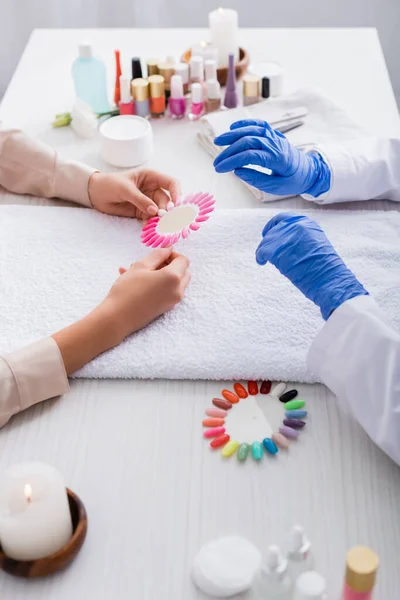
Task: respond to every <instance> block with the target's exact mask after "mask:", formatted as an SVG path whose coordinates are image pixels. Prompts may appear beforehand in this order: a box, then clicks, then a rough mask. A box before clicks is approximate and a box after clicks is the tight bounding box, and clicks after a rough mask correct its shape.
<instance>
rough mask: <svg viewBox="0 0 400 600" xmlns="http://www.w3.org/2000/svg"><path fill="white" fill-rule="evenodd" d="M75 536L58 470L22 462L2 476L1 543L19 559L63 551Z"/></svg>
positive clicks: (0, 494) (10, 555) (10, 554)
mask: <svg viewBox="0 0 400 600" xmlns="http://www.w3.org/2000/svg"><path fill="white" fill-rule="evenodd" d="M71 535H72V521H71V513H70V510H69V503H68V497H67V492H66V489H65V485H64V482H63V480H62V477H61V475H60V473H58V471H56V469H54V468H53V467H51V466H50V465H46V464H44V463H40V462H35V463H21V464H19V465H15V466H13V467H10V468H9V469H7V471H5V472H4V473H3V474H2V475H1V477H0V543H1V546H2V548H3V552H4V553H5V554H6V555H7V556H8V557H10V558H14V559H16V560H35V559H38V558H43V557H45V556H49V555H50V554H53V552H57V550H60V548H62V547H63V546H64V545H65V544H66V543H67V542H68V540H69V539H70V537H71Z"/></svg>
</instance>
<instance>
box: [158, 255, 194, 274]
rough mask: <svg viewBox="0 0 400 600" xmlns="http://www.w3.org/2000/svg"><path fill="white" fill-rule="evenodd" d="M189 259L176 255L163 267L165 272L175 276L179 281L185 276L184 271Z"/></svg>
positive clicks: (186, 268) (187, 266)
mask: <svg viewBox="0 0 400 600" xmlns="http://www.w3.org/2000/svg"><path fill="white" fill-rule="evenodd" d="M189 264H190V263H189V259H187V258H186V256H184V255H183V254H176V256H175V257H174V258H173V259H172V260H171V262H170V263H169V265H167V266H166V267H165V269H164V270H165V271H167V272H168V273H170V274H175V275H177V276H178V277H179V278H180V279H183V277H184V276H185V274H186V271H187V270H188V268H189Z"/></svg>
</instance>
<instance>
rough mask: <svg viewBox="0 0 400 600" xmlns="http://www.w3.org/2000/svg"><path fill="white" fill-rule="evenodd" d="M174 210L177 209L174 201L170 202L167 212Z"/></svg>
mask: <svg viewBox="0 0 400 600" xmlns="http://www.w3.org/2000/svg"><path fill="white" fill-rule="evenodd" d="M173 208H175V204H174V203H173V202H172V200H170V201H169V202H168V204H167V210H168V211H170V210H172V209H173Z"/></svg>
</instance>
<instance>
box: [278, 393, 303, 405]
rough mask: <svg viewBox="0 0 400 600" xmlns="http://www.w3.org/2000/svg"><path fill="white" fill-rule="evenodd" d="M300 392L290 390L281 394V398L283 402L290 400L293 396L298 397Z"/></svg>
mask: <svg viewBox="0 0 400 600" xmlns="http://www.w3.org/2000/svg"><path fill="white" fill-rule="evenodd" d="M298 393H299V392H298V391H297V390H289V391H288V392H285V393H284V394H281V395H280V396H279V400H280V401H281V402H289V400H293V398H296V396H297V394H298Z"/></svg>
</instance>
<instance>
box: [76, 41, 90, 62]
mask: <svg viewBox="0 0 400 600" xmlns="http://www.w3.org/2000/svg"><path fill="white" fill-rule="evenodd" d="M78 51H79V58H92V56H93V46H92V44H90V43H89V42H82V43H81V44H79V46H78Z"/></svg>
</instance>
